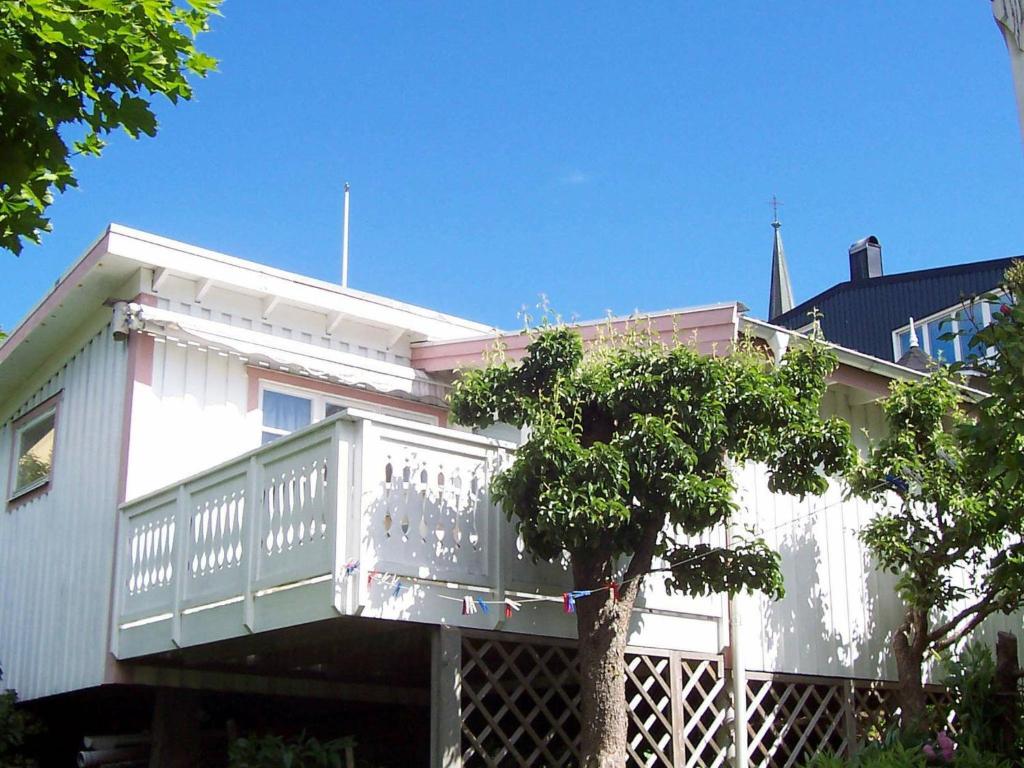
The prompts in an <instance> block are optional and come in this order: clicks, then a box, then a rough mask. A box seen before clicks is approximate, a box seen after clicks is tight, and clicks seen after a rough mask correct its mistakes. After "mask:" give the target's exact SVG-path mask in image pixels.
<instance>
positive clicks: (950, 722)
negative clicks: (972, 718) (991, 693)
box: [853, 681, 957, 744]
mask: <svg viewBox="0 0 1024 768" xmlns="http://www.w3.org/2000/svg"><path fill="white" fill-rule="evenodd" d="M925 699H926V705H927V707H928V716H929V718H930V720H931V724H930V726H929V727H930V728H931V729H932V730H935V731H938V730H941V729H943V728H945V729H946V730H948V731H950V732H951V733H953V734H954V735H955V734H956V732H957V727H956V712H955V711H954V710H953V695H952V693H951V692H950V691H949V689H948V688H945V687H944V686H941V685H927V686H925ZM853 717H854V720H855V721H856V724H857V741H858V743H859V744H863V743H864V742H865V741H870V740H875V739H880V738H882V737H884V736H885V734H886V732H887V731H889V730H890V729H892V728H895V727H896V726H897V725H898V724H899V719H900V708H899V704H898V703H897V699H896V684H895V683H889V682H868V681H863V682H862V681H857V682H855V683H854V686H853Z"/></svg>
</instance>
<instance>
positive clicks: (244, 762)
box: [228, 733, 355, 768]
mask: <svg viewBox="0 0 1024 768" xmlns="http://www.w3.org/2000/svg"><path fill="white" fill-rule="evenodd" d="M354 747H355V740H354V739H353V738H352V737H351V736H344V737H342V738H340V739H331V740H330V741H319V740H317V739H315V738H313V737H312V736H306V734H305V733H301V734H299V735H298V736H297V737H295V738H293V739H284V738H282V737H280V736H271V735H264V736H255V737H252V738H246V739H237V740H236V741H235V743H234V744H232V745H231V748H230V750H229V752H228V768H345V750H346V749H347V748H354Z"/></svg>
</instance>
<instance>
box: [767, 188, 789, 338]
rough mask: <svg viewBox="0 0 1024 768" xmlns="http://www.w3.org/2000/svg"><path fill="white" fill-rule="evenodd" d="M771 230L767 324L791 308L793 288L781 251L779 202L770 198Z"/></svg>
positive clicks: (783, 253) (782, 251) (784, 256)
mask: <svg viewBox="0 0 1024 768" xmlns="http://www.w3.org/2000/svg"><path fill="white" fill-rule="evenodd" d="M771 204H772V210H773V211H774V216H773V217H772V228H773V229H774V230H775V240H774V243H773V245H772V285H771V293H770V294H769V296H768V322H771V321H772V320H774V319H775V318H776V317H778V316H779V315H781V314H783V313H784V312H788V311H789V310H791V309H792V308H793V286H792V285H790V283H789V268H788V267H787V266H786V252H785V251H784V250H783V249H782V223H781V222H780V221H779V201H778V200H776V199H775V197H774V196H773V197H772V203H771Z"/></svg>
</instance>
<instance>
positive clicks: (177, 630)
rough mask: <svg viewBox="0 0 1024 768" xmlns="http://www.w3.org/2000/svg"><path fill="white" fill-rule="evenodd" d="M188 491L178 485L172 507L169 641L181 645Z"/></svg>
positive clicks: (187, 526)
mask: <svg viewBox="0 0 1024 768" xmlns="http://www.w3.org/2000/svg"><path fill="white" fill-rule="evenodd" d="M189 517H190V515H189V492H188V488H187V487H186V486H185V484H184V483H182V484H181V485H179V486H178V494H177V501H176V503H175V508H174V519H175V527H174V605H173V606H172V607H171V611H172V614H171V642H172V643H174V644H175V645H176V646H178V647H179V648H180V647H181V611H182V607H181V603H182V601H183V599H184V596H185V586H186V585H187V583H188V540H189V533H190V531H189Z"/></svg>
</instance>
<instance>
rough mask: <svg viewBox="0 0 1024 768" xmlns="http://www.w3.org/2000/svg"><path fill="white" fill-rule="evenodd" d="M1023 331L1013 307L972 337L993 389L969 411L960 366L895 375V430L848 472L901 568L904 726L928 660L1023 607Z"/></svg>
mask: <svg viewBox="0 0 1024 768" xmlns="http://www.w3.org/2000/svg"><path fill="white" fill-rule="evenodd" d="M1020 274H1021V273H1020V269H1019V268H1017V272H1015V273H1013V274H1008V277H1013V276H1014V275H1020ZM1018 285H1019V283H1018ZM1018 295H1019V294H1018ZM993 298H994V297H993ZM1022 328H1024V312H1022V309H1021V308H1020V307H1019V306H1009V307H1007V308H1006V309H1004V310H1002V311H1000V312H996V313H995V321H994V322H993V324H992V325H991V326H990V327H988V328H986V329H984V330H981V331H979V332H977V333H976V334H973V335H974V339H973V342H972V343H976V342H980V343H982V344H983V345H987V346H988V347H990V348H992V349H993V350H994V353H995V354H994V355H993V356H991V357H988V358H985V359H976V360H975V361H974V362H973V363H971V364H970V365H971V367H973V368H975V369H977V370H978V371H984V373H985V374H986V376H987V379H986V380H985V381H984V384H985V386H986V387H987V388H989V389H990V391H991V395H989V396H988V397H985V398H984V399H982V400H981V401H980V402H979V403H977V404H976V406H975V407H974V408H972V409H971V411H970V412H969V413H968V412H966V411H965V410H964V409H963V408H962V407H961V405H962V401H963V394H962V390H961V389H960V387H959V384H960V379H959V375H958V373H957V372H956V371H955V370H948V369H937V370H935V371H933V372H932V373H931V374H930V375H928V376H927V377H925V378H923V379H921V380H919V381H907V382H897V383H894V384H893V385H892V393H891V395H890V397H889V398H888V400H887V401H886V402H885V403H884V405H883V408H884V411H885V417H886V421H887V423H888V427H889V434H888V436H886V437H885V438H884V439H882V440H881V441H880V442H879V443H878V444H877V445H876V447H875V448H874V449H873V450H872V451H871V453H870V455H869V457H868V458H867V460H866V461H863V462H861V463H859V465H858V466H856V467H855V468H854V470H853V471H852V473H851V478H850V485H851V488H852V489H853V491H854V492H855V493H857V494H859V495H861V496H863V497H865V498H868V499H871V500H874V501H877V502H880V503H882V504H885V505H886V508H885V511H884V512H883V513H881V514H879V515H878V516H876V517H875V518H874V519H872V520H871V522H869V523H868V524H867V525H866V526H865V527H864V529H863V530H862V531H861V532H860V536H861V538H862V540H863V541H864V542H865V544H866V545H867V546H868V548H869V549H870V550H871V552H872V553H873V554H874V555H875V557H876V558H877V560H878V562H879V564H880V565H881V566H882V567H883V568H885V569H887V570H889V571H891V572H892V573H893V574H895V575H897V576H898V582H897V590H898V592H899V596H900V598H901V599H902V601H903V605H904V613H903V620H902V621H901V623H900V625H899V626H898V627H896V628H895V630H894V632H893V634H892V638H891V644H892V651H893V655H894V657H895V660H896V666H897V673H898V676H899V701H900V707H901V712H902V719H903V725H904V727H905V728H917V727H922V726H923V725H924V722H923V718H924V716H925V695H924V688H923V681H922V664H923V662H924V659H925V658H926V657H927V656H928V655H929V654H933V653H936V652H940V651H943V650H946V649H948V648H951V647H952V646H954V645H956V644H957V643H959V642H960V641H961V640H963V639H964V638H966V637H967V636H968V635H969V634H970V633H971V632H972V631H973V630H974V629H975V628H976V627H977V626H978V625H979V624H981V622H982V621H984V620H985V619H986V618H987V617H988V616H991V615H992V614H994V613H996V612H999V611H1002V612H1010V611H1013V610H1015V609H1017V608H1018V607H1021V606H1022V605H1024V486H1022V482H1021V476H1020V471H1021V466H1022V465H1021V462H1022V456H1021V451H1022V450H1024V369H1022V367H1021V364H1022V362H1024V337H1022V335H1021V329H1022Z"/></svg>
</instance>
